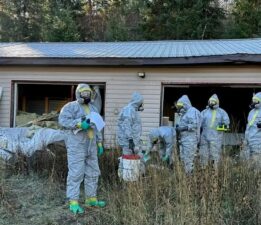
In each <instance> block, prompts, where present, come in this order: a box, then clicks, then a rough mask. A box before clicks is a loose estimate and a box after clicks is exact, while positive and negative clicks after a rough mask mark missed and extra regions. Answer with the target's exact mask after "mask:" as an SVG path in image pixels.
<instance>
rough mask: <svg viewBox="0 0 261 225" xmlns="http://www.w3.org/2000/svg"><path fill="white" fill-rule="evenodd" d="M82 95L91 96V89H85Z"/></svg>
mask: <svg viewBox="0 0 261 225" xmlns="http://www.w3.org/2000/svg"><path fill="white" fill-rule="evenodd" d="M80 96H81V97H82V98H90V97H91V91H89V90H84V91H82V92H80Z"/></svg>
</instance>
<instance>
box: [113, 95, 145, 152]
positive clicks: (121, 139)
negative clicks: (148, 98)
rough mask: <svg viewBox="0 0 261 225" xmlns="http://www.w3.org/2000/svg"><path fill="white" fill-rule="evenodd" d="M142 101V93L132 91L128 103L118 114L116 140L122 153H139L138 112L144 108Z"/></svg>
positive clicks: (140, 130)
mask: <svg viewBox="0 0 261 225" xmlns="http://www.w3.org/2000/svg"><path fill="white" fill-rule="evenodd" d="M143 101H144V99H143V97H142V95H141V94H140V93H138V92H134V93H133V94H132V98H131V100H130V102H129V104H128V105H127V106H125V107H123V108H122V110H121V112H120V114H119V118H118V122H117V142H118V144H119V146H120V147H121V148H122V154H124V155H131V154H138V153H140V150H141V133H142V125H141V118H140V113H139V112H141V111H143V110H144V108H143Z"/></svg>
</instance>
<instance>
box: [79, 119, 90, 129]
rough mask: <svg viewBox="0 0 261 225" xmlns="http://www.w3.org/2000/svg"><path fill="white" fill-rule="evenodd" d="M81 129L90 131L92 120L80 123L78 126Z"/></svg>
mask: <svg viewBox="0 0 261 225" xmlns="http://www.w3.org/2000/svg"><path fill="white" fill-rule="evenodd" d="M77 126H78V127H79V128H81V129H82V130H88V129H89V128H90V126H91V125H90V119H87V120H82V122H80V123H79V124H78V125H77Z"/></svg>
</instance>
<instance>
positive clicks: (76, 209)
mask: <svg viewBox="0 0 261 225" xmlns="http://www.w3.org/2000/svg"><path fill="white" fill-rule="evenodd" d="M69 209H70V211H71V212H72V213H73V214H82V213H83V212H84V210H83V208H82V207H81V206H80V205H79V203H78V201H76V200H71V201H70V205H69Z"/></svg>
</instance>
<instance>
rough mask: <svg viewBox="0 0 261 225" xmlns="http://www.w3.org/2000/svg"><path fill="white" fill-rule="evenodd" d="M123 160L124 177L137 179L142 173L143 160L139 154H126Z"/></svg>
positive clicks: (125, 178)
mask: <svg viewBox="0 0 261 225" xmlns="http://www.w3.org/2000/svg"><path fill="white" fill-rule="evenodd" d="M121 161H122V174H121V175H122V179H123V180H125V181H137V180H138V179H139V176H140V173H141V161H140V157H139V156H137V155H133V157H132V155H130V156H125V155H123V156H122V158H121Z"/></svg>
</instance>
